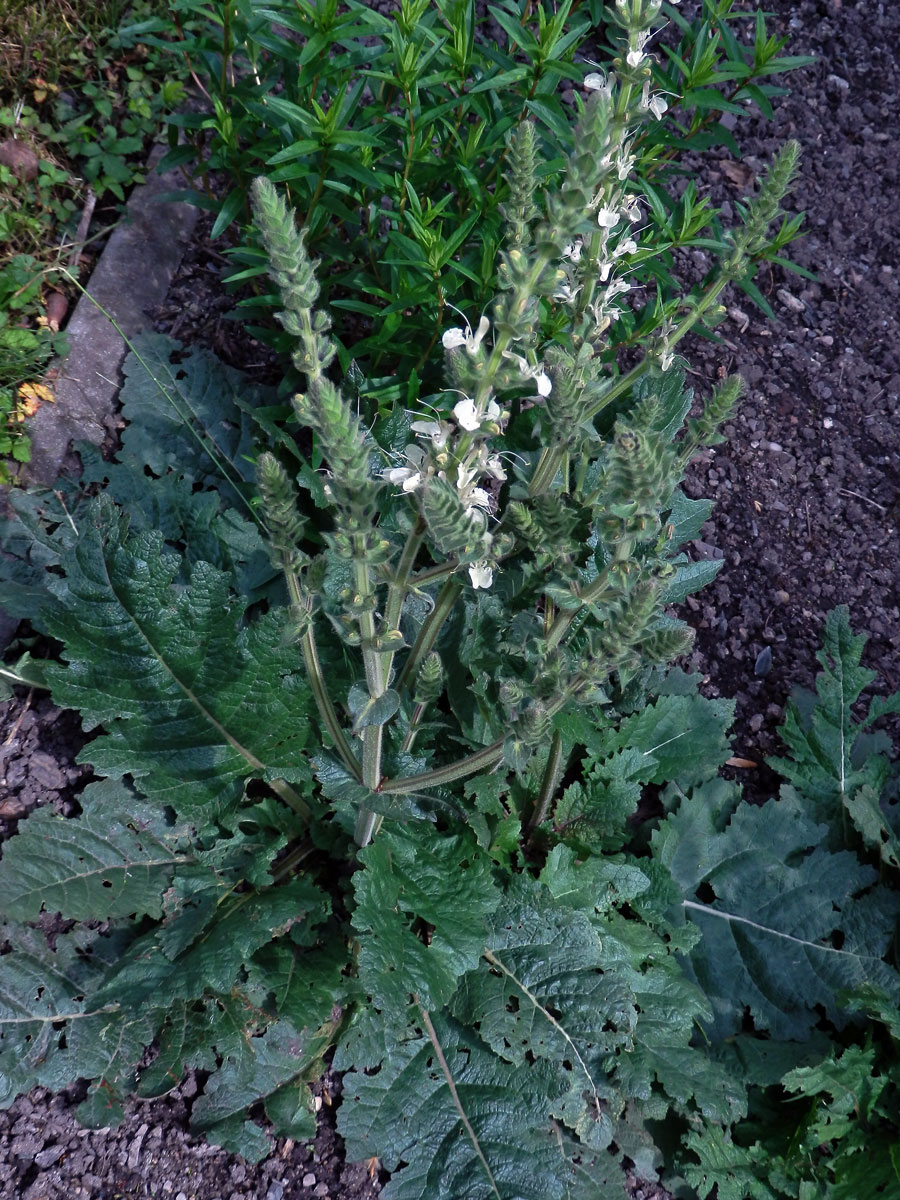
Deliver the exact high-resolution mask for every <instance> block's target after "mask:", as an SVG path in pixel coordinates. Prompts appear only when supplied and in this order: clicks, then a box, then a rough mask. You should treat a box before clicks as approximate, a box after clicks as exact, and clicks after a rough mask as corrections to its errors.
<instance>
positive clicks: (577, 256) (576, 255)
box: [562, 238, 582, 263]
mask: <svg viewBox="0 0 900 1200" xmlns="http://www.w3.org/2000/svg"><path fill="white" fill-rule="evenodd" d="M581 246H582V242H581V238H576V239H575V241H574V242H570V243H569V245H568V246H566V247H565V249H564V250H563V252H562V256H563V258H568V259H570V260H571V261H572V262H573V263H577V262H579V261H580V260H581Z"/></svg>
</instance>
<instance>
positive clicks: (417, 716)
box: [400, 704, 427, 754]
mask: <svg viewBox="0 0 900 1200" xmlns="http://www.w3.org/2000/svg"><path fill="white" fill-rule="evenodd" d="M426 707H427V705H425V704H417V705H416V707H415V708H414V709H413V715H412V718H411V720H410V722H409V729H407V731H406V737H405V738H404V739H403V745H402V746H401V747H400V753H401V754H409V752H410V751H411V750H412V748H413V743H414V742H415V740H416V734H417V733H418V732H419V726H420V725H421V724H422V718H423V717H424V715H425V709H426Z"/></svg>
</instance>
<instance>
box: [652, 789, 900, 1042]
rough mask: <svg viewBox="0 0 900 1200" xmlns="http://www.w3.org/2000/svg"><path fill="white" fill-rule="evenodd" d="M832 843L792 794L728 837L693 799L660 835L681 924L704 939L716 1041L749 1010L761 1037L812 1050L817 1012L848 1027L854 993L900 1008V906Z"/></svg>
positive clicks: (701, 952) (701, 968) (740, 821)
mask: <svg viewBox="0 0 900 1200" xmlns="http://www.w3.org/2000/svg"><path fill="white" fill-rule="evenodd" d="M824 835H825V829H824V828H823V826H821V825H816V824H814V823H813V822H812V821H811V820H810V819H809V818H808V816H807V815H806V814H805V812H804V811H803V809H802V808H801V806H800V803H799V801H798V799H797V797H796V795H795V794H793V793H791V792H790V791H786V793H785V794H783V796H782V799H780V800H778V801H775V800H770V801H769V802H768V803H767V804H765V805H763V806H762V807H756V806H753V805H749V804H747V805H742V806H741V807H739V808H738V809H737V811H736V812H735V813H734V815H733V816H732V817H731V820H730V821H729V823H728V825H727V827H726V828H725V829H724V830H722V831H721V832H720V831H719V830H718V829H717V828H716V824H715V819H714V814H712V813H711V812H710V811H709V809H708V807H707V806H706V805H704V804H703V801H702V799H698V796H697V794H696V793H694V794H691V795H690V796H688V797H687V798H686V799H685V800H684V801H683V802H682V805H681V807H680V808H679V809H678V811H677V812H675V813H674V814H672V815H670V816H669V817H668V818H667V819H666V821H664V822H663V824H662V825H661V826H660V828H659V829H658V830H657V832H656V833H654V835H653V839H652V845H653V853H654V856H655V857H656V858H657V859H658V860H659V861H660V862H661V863H663V864H664V865H665V866H666V867H667V868H668V869H669V871H670V872H671V874H672V875H673V877H674V878H675V880H676V881H677V883H678V884H679V885H680V887H681V888H682V891H683V895H684V900H683V901H682V902H681V906H680V907H681V909H682V914H683V919H685V920H689V921H692V922H695V923H696V924H697V925H698V927H699V928H700V930H701V931H702V933H703V937H702V939H701V941H700V942H699V944H698V945H697V946H696V947H695V948H694V950H693V951H692V952H691V957H690V962H691V967H692V969H693V971H694V972H695V974H696V978H697V980H698V982H699V983H700V985H701V987H702V988H703V990H704V992H705V993H706V995H707V996H708V997H709V1000H710V1003H711V1004H712V1007H713V1010H714V1012H715V1020H714V1024H713V1026H712V1027H711V1029H709V1030H708V1032H709V1033H710V1034H711V1035H712V1036H715V1037H717V1038H722V1037H728V1036H730V1035H731V1034H734V1033H736V1032H738V1030H739V1029H740V1028H741V1025H742V1022H743V1017H744V1012H745V1010H749V1012H750V1013H751V1014H752V1016H753V1019H754V1022H755V1024H756V1027H757V1028H758V1029H767V1030H769V1031H770V1032H771V1034H772V1035H773V1036H774V1037H779V1038H797V1039H802V1038H804V1037H806V1036H808V1034H809V1032H810V1030H811V1029H812V1028H813V1026H814V1025H815V1024H816V1023H817V1021H818V1020H819V1013H818V1011H817V1010H818V1008H819V1007H821V1008H822V1009H823V1010H824V1011H825V1012H826V1013H827V1014H828V1016H829V1018H830V1019H831V1020H832V1022H834V1023H836V1024H838V1025H840V1024H841V1023H842V1016H841V1012H842V1010H841V1003H840V1000H839V993H840V992H841V991H842V990H844V989H853V988H858V987H862V986H864V985H873V986H876V987H881V988H884V989H885V990H886V991H887V992H888V994H889V995H891V996H894V997H897V998H900V977H898V975H897V973H896V972H895V971H894V970H893V969H892V968H891V967H889V966H888V965H887V964H886V963H885V962H884V954H885V952H886V951H887V949H888V946H889V944H890V941H891V938H892V936H893V927H894V922H895V920H896V916H897V911H898V907H900V905H898V903H897V902H896V900H895V899H892V898H890V897H889V896H888V894H887V893H885V892H883V891H880V890H877V889H876V890H871V889H872V885H873V884H874V882H875V880H876V873H875V872H874V871H873V870H872V869H871V868H870V867H866V866H863V865H861V864H860V863H859V862H858V861H857V859H856V856H855V855H853V854H851V853H849V852H847V851H840V852H838V853H830V852H829V851H828V850H826V849H824V848H823V847H822V845H821V843H822V840H823V837H824Z"/></svg>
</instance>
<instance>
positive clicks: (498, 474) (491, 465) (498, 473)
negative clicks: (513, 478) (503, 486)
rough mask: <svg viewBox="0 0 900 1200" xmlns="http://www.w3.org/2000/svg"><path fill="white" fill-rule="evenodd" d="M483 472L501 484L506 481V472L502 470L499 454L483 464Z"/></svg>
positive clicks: (493, 455)
mask: <svg viewBox="0 0 900 1200" xmlns="http://www.w3.org/2000/svg"><path fill="white" fill-rule="evenodd" d="M484 471H485V474H486V475H490V477H491V479H498V480H499V481H500V482H501V483H502V482H503V481H504V479H506V472H505V471H504V469H503V463H502V462H501V461H500V455H499V454H492V455H491V457H490V458H489V459H488V460H487V463H486V464H485V468H484Z"/></svg>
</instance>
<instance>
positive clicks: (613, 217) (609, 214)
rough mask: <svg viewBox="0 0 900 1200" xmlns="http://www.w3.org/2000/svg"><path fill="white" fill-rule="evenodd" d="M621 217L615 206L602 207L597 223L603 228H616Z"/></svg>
mask: <svg viewBox="0 0 900 1200" xmlns="http://www.w3.org/2000/svg"><path fill="white" fill-rule="evenodd" d="M620 220H621V217H620V216H619V213H618V211H617V210H616V209H615V208H606V207H603V208H601V209H600V210H599V211H598V213H597V224H598V225H599V226H600V228H601V229H614V228H615V226H616V225H618V223H619V221H620Z"/></svg>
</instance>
